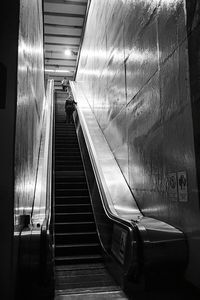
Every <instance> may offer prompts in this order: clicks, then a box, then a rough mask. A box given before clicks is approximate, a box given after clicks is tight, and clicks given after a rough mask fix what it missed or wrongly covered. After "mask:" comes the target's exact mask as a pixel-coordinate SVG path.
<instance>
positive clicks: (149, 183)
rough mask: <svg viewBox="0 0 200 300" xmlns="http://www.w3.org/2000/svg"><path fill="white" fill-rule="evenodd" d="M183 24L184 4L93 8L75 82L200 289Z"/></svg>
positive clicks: (154, 0) (145, 208) (142, 202)
mask: <svg viewBox="0 0 200 300" xmlns="http://www.w3.org/2000/svg"><path fill="white" fill-rule="evenodd" d="M187 18H188V16H187V7H186V3H185V1H184V0H151V1H150V0H147V1H142V0H135V1H129V0H123V1H122V0H117V1H106V0H102V1H98V0H93V1H91V5H90V10H89V14H88V19H87V24H86V31H85V36H84V40H83V46H82V50H81V54H80V61H79V66H78V70H77V75H76V81H77V82H78V84H79V85H81V86H82V90H83V91H84V93H85V96H86V98H87V100H88V102H89V104H90V106H91V108H92V109H93V112H94V114H95V116H96V118H97V121H98V123H99V125H100V126H101V129H102V131H103V133H104V135H105V137H106V139H107V141H108V143H109V145H110V148H111V149H112V152H113V153H114V155H115V158H116V160H117V162H118V164H119V166H120V168H121V170H122V172H123V174H124V176H125V178H126V180H127V183H128V184H129V186H130V188H131V190H132V192H133V194H134V196H135V198H136V201H137V203H138V205H139V207H140V208H141V210H142V212H143V213H144V214H145V215H146V216H149V217H156V218H158V219H161V220H163V221H166V222H169V223H170V224H172V225H173V226H176V227H178V228H180V229H182V230H184V232H186V234H187V236H188V239H189V249H190V259H189V266H188V277H189V278H190V279H191V280H192V281H193V282H194V283H195V284H197V285H200V282H199V279H198V278H200V277H199V275H200V274H199V269H200V260H199V258H197V253H198V249H200V245H199V243H198V242H196V241H197V240H198V237H199V235H200V233H199V229H200V222H199V220H200V214H199V199H198V187H197V177H196V163H195V148H194V134H193V120H192V107H191V97H190V92H191V91H190V81H189V74H190V73H189V57H188V38H187V26H186V25H187ZM116 184H117V182H116ZM194 241H195V242H194ZM194 274H195V275H194Z"/></svg>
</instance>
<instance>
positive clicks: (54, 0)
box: [44, 0, 87, 6]
mask: <svg viewBox="0 0 200 300" xmlns="http://www.w3.org/2000/svg"><path fill="white" fill-rule="evenodd" d="M44 2H45V3H46V2H47V3H62V4H71V5H79V6H80V5H81V6H87V0H86V1H70V0H45V1H44Z"/></svg>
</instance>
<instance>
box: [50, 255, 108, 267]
mask: <svg viewBox="0 0 200 300" xmlns="http://www.w3.org/2000/svg"><path fill="white" fill-rule="evenodd" d="M101 261H102V256H101V255H98V254H93V255H72V256H61V257H55V263H56V265H66V264H67V265H69V264H75V263H76V264H80V263H97V262H101Z"/></svg>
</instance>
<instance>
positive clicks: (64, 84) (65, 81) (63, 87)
mask: <svg viewBox="0 0 200 300" xmlns="http://www.w3.org/2000/svg"><path fill="white" fill-rule="evenodd" d="M61 84H62V89H63V91H64V92H66V91H67V89H68V88H69V80H67V77H64V78H63V80H62V81H61Z"/></svg>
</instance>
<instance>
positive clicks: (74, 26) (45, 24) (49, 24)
mask: <svg viewBox="0 0 200 300" xmlns="http://www.w3.org/2000/svg"><path fill="white" fill-rule="evenodd" d="M44 26H51V27H56V28H57V27H62V28H75V29H82V28H83V26H78V25H65V24H55V23H48V22H44Z"/></svg>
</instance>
